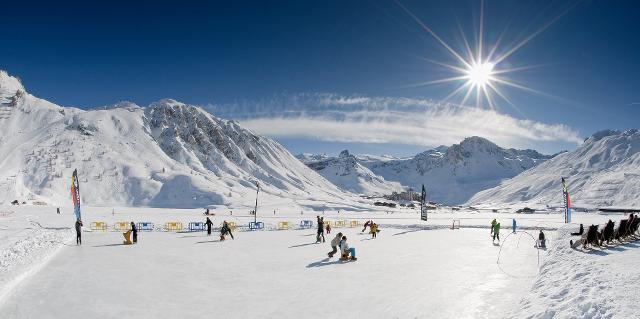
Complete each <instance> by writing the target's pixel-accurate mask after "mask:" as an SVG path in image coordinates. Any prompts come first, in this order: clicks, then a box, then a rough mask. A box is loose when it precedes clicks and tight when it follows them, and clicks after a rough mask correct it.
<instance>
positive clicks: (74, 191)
mask: <svg viewBox="0 0 640 319" xmlns="http://www.w3.org/2000/svg"><path fill="white" fill-rule="evenodd" d="M71 199H72V200H73V212H74V213H75V214H76V220H80V219H81V218H80V181H78V170H77V169H75V170H73V175H71Z"/></svg>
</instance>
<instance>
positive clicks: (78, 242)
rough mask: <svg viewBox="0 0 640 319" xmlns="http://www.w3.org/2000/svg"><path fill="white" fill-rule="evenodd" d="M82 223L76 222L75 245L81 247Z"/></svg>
mask: <svg viewBox="0 0 640 319" xmlns="http://www.w3.org/2000/svg"><path fill="white" fill-rule="evenodd" d="M81 232H82V221H81V220H79V219H78V220H76V245H82V233H81Z"/></svg>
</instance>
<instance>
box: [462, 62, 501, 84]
mask: <svg viewBox="0 0 640 319" xmlns="http://www.w3.org/2000/svg"><path fill="white" fill-rule="evenodd" d="M493 66H494V65H493V63H491V62H484V63H478V64H473V65H471V66H470V67H469V68H468V69H467V71H466V73H467V78H468V80H469V82H470V84H472V85H475V86H477V87H484V86H485V85H488V84H490V83H491V81H492V80H493V76H492V75H493Z"/></svg>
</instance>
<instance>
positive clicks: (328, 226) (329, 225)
mask: <svg viewBox="0 0 640 319" xmlns="http://www.w3.org/2000/svg"><path fill="white" fill-rule="evenodd" d="M325 229H326V230H327V235H329V234H331V224H330V223H327V227H325Z"/></svg>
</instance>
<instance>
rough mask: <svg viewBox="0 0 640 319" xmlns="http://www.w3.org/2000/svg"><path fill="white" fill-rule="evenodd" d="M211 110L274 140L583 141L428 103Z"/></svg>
mask: <svg viewBox="0 0 640 319" xmlns="http://www.w3.org/2000/svg"><path fill="white" fill-rule="evenodd" d="M208 108H209V110H211V111H212V113H213V114H214V115H218V116H221V117H225V118H235V119H239V120H240V121H241V122H242V124H243V125H245V126H246V127H248V128H250V129H252V130H254V131H256V132H257V133H260V134H264V135H268V136H274V137H304V138H310V139H318V140H324V141H338V142H359V143H397V144H408V145H423V146H437V145H442V144H445V145H449V144H454V143H458V142H460V141H461V140H462V139H464V138H465V137H469V136H474V135H476V136H482V137H485V138H488V139H490V140H492V141H493V142H495V143H497V144H498V145H501V146H505V147H516V148H536V146H538V145H539V144H540V143H543V142H561V143H570V144H574V145H578V144H580V143H581V142H582V140H583V139H582V138H580V136H579V134H578V133H577V132H576V131H575V130H574V129H572V128H570V127H568V126H566V125H563V124H547V123H541V122H536V121H532V120H527V119H518V118H514V117H512V116H510V115H507V114H503V113H498V112H497V111H493V110H487V109H480V108H471V107H463V106H458V105H452V104H444V105H443V104H438V103H435V102H433V101H431V100H425V99H410V98H395V97H393V98H392V97H363V96H352V97H348V96H339V95H334V94H296V95H289V96H279V97H275V98H273V99H269V100H264V101H245V102H241V103H237V104H234V105H209V107H208Z"/></svg>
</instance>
